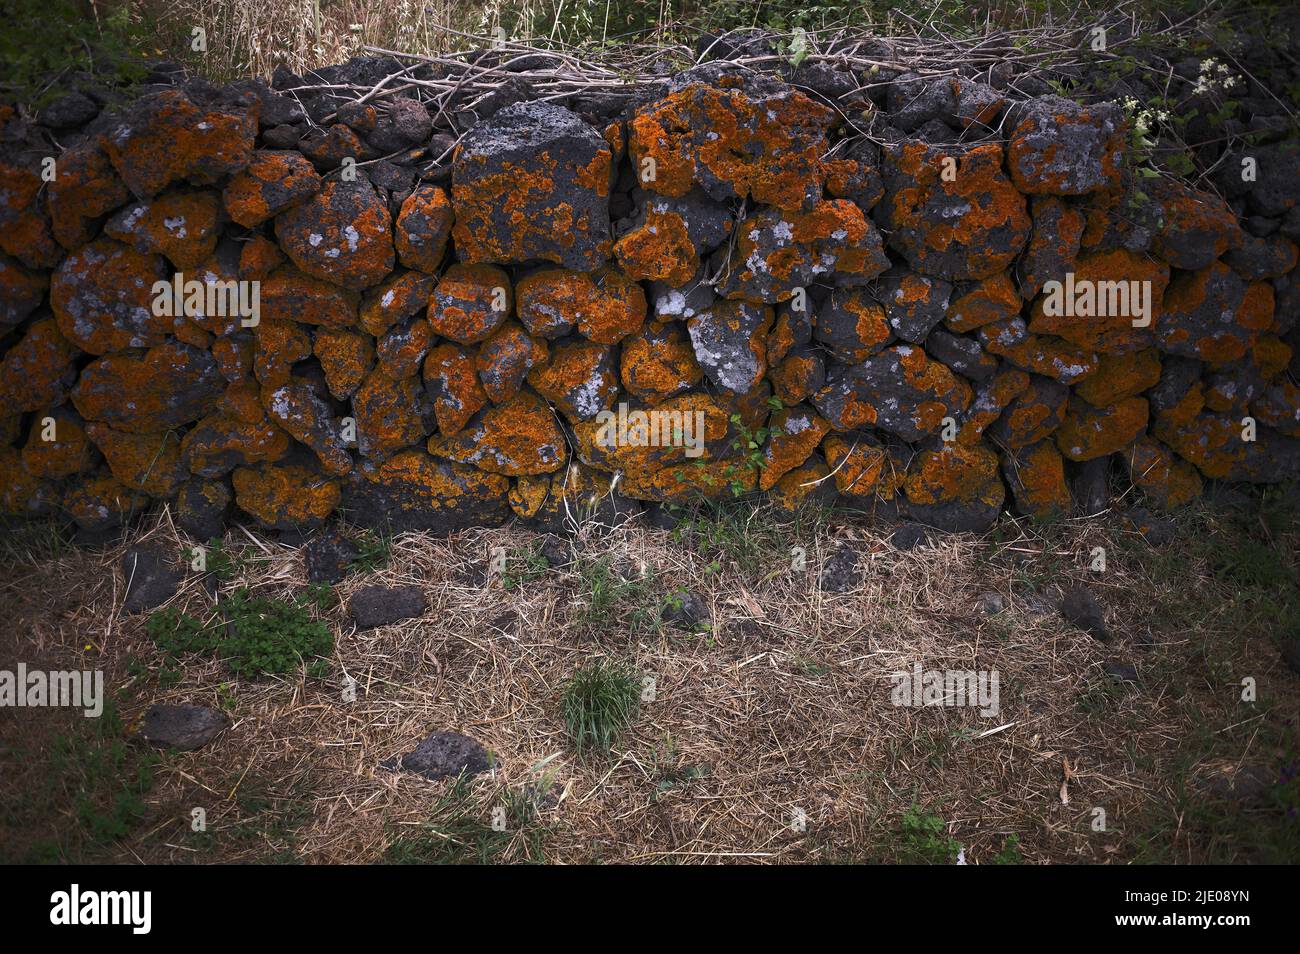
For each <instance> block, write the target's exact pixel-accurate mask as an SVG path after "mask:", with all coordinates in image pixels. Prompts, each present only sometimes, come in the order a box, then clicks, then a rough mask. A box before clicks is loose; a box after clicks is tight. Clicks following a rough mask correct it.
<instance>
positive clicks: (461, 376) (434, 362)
mask: <svg viewBox="0 0 1300 954" xmlns="http://www.w3.org/2000/svg"><path fill="white" fill-rule="evenodd" d="M424 383H425V387H426V388H427V389H428V392H429V396H430V397H431V398H432V399H433V411H434V414H435V416H436V417H437V419H438V430H439V431H441V432H442V433H443V434H445V435H450V434H455V433H456V432H457V431H459V430H460V429H461V428H462V427H464V426H465V425H466V423H468V422H469V419H470V418H472V417H473V416H474V415H475V414H477V413H478V412H479V411H480V410H481V409H482V408H483V407H484V406H485V405H486V404H487V402H488V398H487V394H486V393H485V392H484V390H483V385H482V384H481V383H480V382H479V377H478V367H477V365H476V363H475V360H474V355H473V353H471V352H469V351H466V350H465V349H464V348H461V347H460V346H458V345H455V344H452V343H451V342H443V343H442V344H440V345H437V346H436V347H435V348H433V350H431V351H430V352H429V355H428V357H426V358H425V359H424Z"/></svg>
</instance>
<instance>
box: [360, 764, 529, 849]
mask: <svg viewBox="0 0 1300 954" xmlns="http://www.w3.org/2000/svg"><path fill="white" fill-rule="evenodd" d="M545 795H546V792H545V791H544V790H542V789H532V790H519V791H517V790H514V789H507V790H506V791H505V794H504V797H503V800H504V803H505V804H504V805H503V806H502V807H503V808H504V810H505V819H504V820H505V826H504V828H503V829H502V830H497V829H494V828H493V827H492V825H491V824H490V823H489V822H487V821H486V820H485V819H483V818H482V817H480V816H481V812H480V811H479V810H478V809H477V807H476V806H475V805H474V804H473V801H472V800H471V789H470V785H469V782H468V780H467V779H466V778H465V777H464V776H462V777H461V778H458V779H457V780H456V783H455V784H454V785H452V786H451V788H449V789H448V790H447V792H446V793H445V794H444V795H443V796H442V797H441V798H439V799H438V801H437V802H436V803H435V804H434V806H433V810H432V812H431V813H430V814H431V816H432V817H431V819H430V820H429V821H428V822H427V823H425V824H424V825H421V826H420V827H419V828H417V829H416V830H415V831H414V832H413V833H412V832H404V833H402V834H400V835H397V836H396V837H394V838H393V839H392V840H391V841H390V842H389V843H388V847H387V848H386V849H385V851H384V859H383V861H384V864H390V865H463V864H480V865H481V864H493V863H496V862H504V861H509V860H513V859H512V858H511V857H510V856H509V849H510V847H511V846H512V845H513V844H516V843H517V844H518V845H519V846H520V850H521V851H522V860H524V861H528V862H532V863H535V864H536V863H541V862H543V861H545V860H546V859H545V856H544V854H543V840H544V836H545V834H546V830H545V828H544V827H543V826H541V825H540V824H539V814H540V813H539V811H538V804H537V802H538V799H539V798H541V797H544V796H545Z"/></svg>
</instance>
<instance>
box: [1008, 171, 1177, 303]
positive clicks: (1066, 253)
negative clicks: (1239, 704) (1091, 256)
mask: <svg viewBox="0 0 1300 954" xmlns="http://www.w3.org/2000/svg"><path fill="white" fill-rule="evenodd" d="M1029 215H1030V218H1031V219H1032V220H1033V223H1034V227H1033V231H1031V232H1030V233H1029V246H1028V247H1027V248H1026V249H1025V254H1024V256H1023V257H1022V258H1021V259H1020V264H1019V267H1018V274H1019V278H1020V294H1021V295H1022V296H1023V297H1024V298H1033V297H1034V296H1035V295H1037V294H1038V293H1039V292H1040V291H1041V290H1042V288H1043V285H1044V284H1045V283H1047V282H1049V281H1057V282H1059V281H1064V280H1065V273H1066V272H1068V271H1071V270H1072V269H1073V267H1074V261H1075V259H1076V258H1078V255H1079V244H1080V242H1081V240H1082V239H1083V227H1084V216H1083V213H1082V212H1080V211H1079V210H1078V209H1077V208H1075V207H1074V206H1072V205H1067V204H1066V203H1065V202H1064V201H1062V200H1061V199H1059V198H1057V197H1056V196H1052V195H1036V196H1034V198H1033V200H1032V201H1031V202H1030V203H1029ZM1167 280H1168V278H1167V277H1166V281H1167Z"/></svg>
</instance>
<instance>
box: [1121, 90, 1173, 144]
mask: <svg viewBox="0 0 1300 954" xmlns="http://www.w3.org/2000/svg"><path fill="white" fill-rule="evenodd" d="M1123 106H1124V111H1125V112H1126V113H1128V114H1129V118H1130V119H1131V120H1132V121H1133V133H1134V134H1135V135H1137V136H1140V137H1143V138H1145V137H1146V135H1147V133H1149V132H1150V131H1151V127H1152V126H1154V125H1155V124H1156V123H1163V122H1166V121H1167V120H1168V119H1169V110H1167V109H1152V108H1151V107H1150V106H1143V105H1142V104H1141V103H1139V102H1138V101H1137V100H1136V99H1134V98H1133V97H1132V96H1126V97H1125V98H1124V103H1123Z"/></svg>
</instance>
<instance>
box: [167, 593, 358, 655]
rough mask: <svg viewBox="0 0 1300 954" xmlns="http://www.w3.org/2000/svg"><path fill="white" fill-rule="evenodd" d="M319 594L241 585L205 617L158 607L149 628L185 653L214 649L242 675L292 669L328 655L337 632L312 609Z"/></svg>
mask: <svg viewBox="0 0 1300 954" xmlns="http://www.w3.org/2000/svg"><path fill="white" fill-rule="evenodd" d="M315 596H316V595H315V594H308V595H305V596H302V597H299V598H297V599H294V600H282V599H274V598H272V597H267V596H254V595H253V594H252V593H250V592H249V590H248V589H247V588H243V587H241V588H240V589H238V590H236V591H235V592H234V593H232V594H231V595H230V596H229V597H228V598H227V599H226V600H225V601H224V602H223V603H222V604H221V607H220V610H221V612H220V614H219V615H217V616H216V617H214V618H213V619H212V620H209V621H207V622H204V621H202V620H199V619H196V618H195V617H193V616H190V615H189V614H187V613H182V612H180V611H179V610H175V609H167V610H159V611H158V612H156V613H154V614H153V615H152V616H150V617H149V620H148V621H147V622H146V623H145V631H146V632H147V633H148V635H149V637H150V638H151V639H152V640H153V641H154V643H155V645H157V646H158V648H159V649H161V650H163V651H164V652H166V653H168V654H169V655H170V656H171V657H173V658H174V657H176V656H178V655H180V654H182V653H214V654H216V655H217V656H219V657H220V658H221V659H222V660H224V661H225V663H226V665H227V666H228V667H229V668H230V670H231V672H233V673H235V674H236V675H239V676H261V675H272V674H277V673H284V672H289V671H291V670H293V669H296V668H297V667H298V666H300V665H301V664H302V662H303V660H306V659H313V658H314V657H319V656H325V655H328V654H329V652H330V651H331V650H332V649H333V648H334V635H333V633H331V632H330V629H329V627H328V626H326V625H325V624H324V623H323V622H321V621H320V620H319V619H315V618H313V616H312V615H311V612H310V607H311V606H312V602H313V599H314V598H315Z"/></svg>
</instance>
